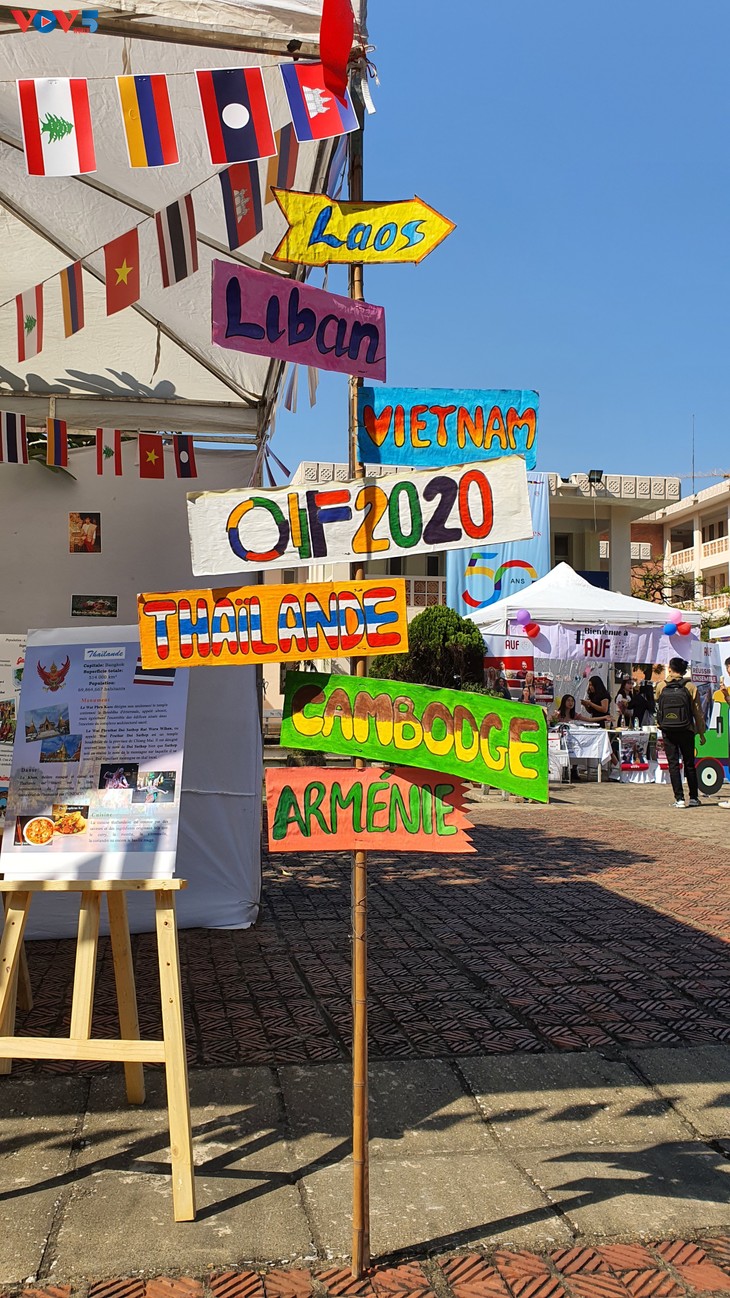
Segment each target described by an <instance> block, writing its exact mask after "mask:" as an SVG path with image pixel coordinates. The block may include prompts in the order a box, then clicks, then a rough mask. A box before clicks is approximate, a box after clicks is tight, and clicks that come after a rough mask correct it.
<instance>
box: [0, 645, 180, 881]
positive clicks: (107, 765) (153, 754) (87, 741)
mask: <svg viewBox="0 0 730 1298" xmlns="http://www.w3.org/2000/svg"><path fill="white" fill-rule="evenodd" d="M90 642H91V643H90ZM187 690H188V673H187V671H185V670H181V669H177V670H176V669H175V668H167V669H158V670H155V671H147V672H145V671H143V670H142V668H141V666H140V650H139V634H138V631H137V628H136V627H108V628H102V629H100V630H98V631H97V630H95V629H94V628H91V627H87V628H84V629H83V630H73V631H68V630H63V631H34V632H31V633H30V635H29V636H28V643H27V647H26V653H25V669H24V672H23V681H22V686H21V692H20V702H19V706H18V716H17V726H16V737H15V746H14V749H13V762H12V770H11V775H10V788H9V792H8V808H7V814H6V818H5V832H4V836H3V850H2V871H3V874H4V875H5V877H6V879H120V878H167V877H169V876H171V875H172V874H174V872H175V853H176V847H177V828H178V817H179V811H180V794H181V786H182V761H183V738H184V734H185V713H186V704H187Z"/></svg>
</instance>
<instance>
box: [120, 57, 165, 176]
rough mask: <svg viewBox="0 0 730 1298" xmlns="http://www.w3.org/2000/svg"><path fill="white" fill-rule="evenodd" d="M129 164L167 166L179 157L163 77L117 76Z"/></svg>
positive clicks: (134, 165)
mask: <svg viewBox="0 0 730 1298" xmlns="http://www.w3.org/2000/svg"><path fill="white" fill-rule="evenodd" d="M117 87H118V89H119V102H120V104H121V106H122V123H123V125H124V134H125V136H126V139H127V153H128V155H129V165H130V167H169V166H171V165H172V164H173V163H175V162H179V161H180V156H179V154H178V149H177V139H176V138H175V124H174V122H173V120H172V109H171V107H170V91H169V89H168V85H167V77H166V76H164V75H163V74H162V73H157V74H155V75H154V76H140V77H128V76H127V77H117Z"/></svg>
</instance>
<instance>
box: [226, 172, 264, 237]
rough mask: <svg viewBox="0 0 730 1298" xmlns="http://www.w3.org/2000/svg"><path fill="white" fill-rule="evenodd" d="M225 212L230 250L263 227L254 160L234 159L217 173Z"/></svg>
mask: <svg viewBox="0 0 730 1298" xmlns="http://www.w3.org/2000/svg"><path fill="white" fill-rule="evenodd" d="M218 175H219V177H220V182H221V190H222V193H223V210H224V212H225V214H226V231H227V233H228V247H229V248H230V249H231V252H233V250H234V248H240V247H241V244H242V243H248V242H249V240H250V239H254V238H255V237H256V235H257V234H260V233H261V231H262V230H263V228H264V221H263V216H262V214H261V182H260V181H259V166H258V163H257V162H234V164H233V166H232V167H228V168H227V169H226V170H225V171H219V173H218Z"/></svg>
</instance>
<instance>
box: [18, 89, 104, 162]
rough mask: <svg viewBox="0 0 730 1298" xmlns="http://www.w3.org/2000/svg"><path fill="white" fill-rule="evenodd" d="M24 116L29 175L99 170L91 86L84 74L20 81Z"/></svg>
mask: <svg viewBox="0 0 730 1298" xmlns="http://www.w3.org/2000/svg"><path fill="white" fill-rule="evenodd" d="M18 95H19V98H20V120H21V123H22V127H23V146H24V148H25V164H26V167H27V168H28V175H29V176H80V175H83V173H84V172H87V171H96V155H95V153H94V136H93V134H92V130H91V110H90V108H89V87H88V83H87V81H86V79H85V78H84V77H40V78H38V79H36V80H34V81H25V80H24V81H19V82H18Z"/></svg>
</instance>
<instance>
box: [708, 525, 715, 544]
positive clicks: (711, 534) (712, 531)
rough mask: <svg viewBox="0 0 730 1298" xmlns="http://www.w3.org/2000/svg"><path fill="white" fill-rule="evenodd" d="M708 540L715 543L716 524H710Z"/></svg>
mask: <svg viewBox="0 0 730 1298" xmlns="http://www.w3.org/2000/svg"><path fill="white" fill-rule="evenodd" d="M707 539H708V541H714V539H715V524H714V523H710V524H709V525H708V528H707Z"/></svg>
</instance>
